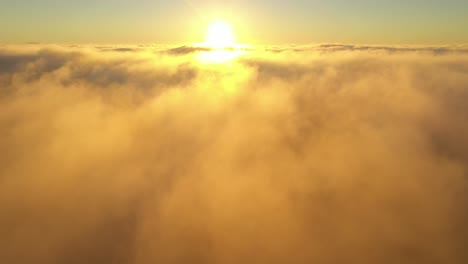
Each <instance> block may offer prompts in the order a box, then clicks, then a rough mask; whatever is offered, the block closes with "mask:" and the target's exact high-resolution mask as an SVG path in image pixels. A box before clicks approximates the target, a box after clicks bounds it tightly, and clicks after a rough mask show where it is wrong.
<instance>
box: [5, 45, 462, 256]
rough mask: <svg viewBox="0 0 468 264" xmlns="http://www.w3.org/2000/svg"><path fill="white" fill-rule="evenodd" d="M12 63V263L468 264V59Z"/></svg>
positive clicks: (345, 52)
mask: <svg viewBox="0 0 468 264" xmlns="http://www.w3.org/2000/svg"><path fill="white" fill-rule="evenodd" d="M209 51H210V50H209V49H207V48H203V47H179V48H173V47H151V46H130V47H122V46H107V47H91V46H75V47H59V46H42V45H30V46H3V47H1V48H0V132H1V137H0V150H1V155H0V208H1V210H0V234H1V239H0V262H1V263H405V262H407V263H428V262H440V263H465V262H466V261H467V260H468V255H467V254H466V252H465V251H466V250H465V248H466V245H467V243H468V228H467V225H466V222H467V220H468V215H467V213H466V212H467V209H468V208H467V202H468V199H467V198H468V193H467V191H468V190H467V187H468V182H467V180H468V178H467V177H468V172H467V170H468V136H467V135H468V122H467V121H468V107H467V104H466V100H467V99H468V90H467V87H468V74H467V73H468V50H467V48H466V47H385V46H382V47H375V46H354V45H348V46H346V45H338V44H324V45H316V46H304V47H285V46H280V47H257V48H252V49H250V50H249V52H248V53H246V54H244V55H242V56H239V57H237V58H235V59H233V60H232V61H230V62H226V63H225V64H203V63H200V62H198V61H197V59H196V56H195V55H196V53H197V52H209Z"/></svg>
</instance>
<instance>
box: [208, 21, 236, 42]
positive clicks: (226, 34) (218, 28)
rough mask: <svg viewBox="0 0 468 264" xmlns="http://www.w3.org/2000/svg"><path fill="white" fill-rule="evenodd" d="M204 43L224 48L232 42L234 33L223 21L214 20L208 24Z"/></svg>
mask: <svg viewBox="0 0 468 264" xmlns="http://www.w3.org/2000/svg"><path fill="white" fill-rule="evenodd" d="M206 44H207V45H209V46H210V47H213V48H226V47H229V46H232V45H233V44H234V34H233V32H232V28H231V26H230V25H229V24H228V23H226V22H224V21H221V20H220V21H216V22H214V23H212V24H210V25H209V27H208V34H207V37H206Z"/></svg>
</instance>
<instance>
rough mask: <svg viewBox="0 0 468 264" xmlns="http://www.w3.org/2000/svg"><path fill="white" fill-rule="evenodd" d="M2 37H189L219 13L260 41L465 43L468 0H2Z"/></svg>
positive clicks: (165, 40)
mask: <svg viewBox="0 0 468 264" xmlns="http://www.w3.org/2000/svg"><path fill="white" fill-rule="evenodd" d="M0 5H1V7H2V8H1V9H0V43H4V44H5V43H7V44H16V43H25V42H41V43H112V44H117V43H119V44H141V43H159V44H186V43H190V42H197V41H200V40H203V37H204V34H205V31H206V28H207V26H208V25H209V24H210V23H211V22H212V21H214V20H219V19H221V20H225V21H227V22H228V23H230V24H231V25H232V27H233V28H234V31H235V35H236V39H237V41H238V42H241V43H252V44H308V43H330V42H332V43H338V42H339V43H354V44H356V43H357V44H434V45H438V44H464V43H467V42H468V29H466V25H467V24H468V18H467V16H466V14H467V13H468V4H466V1H464V0H413V1H404V0H393V1H390V0H354V1H347V0H330V1H318V0H308V1H305V0H290V1H279V0H270V1H266V0H259V1H246V0H237V1H233V0H225V1H214V0H173V1H161V0H153V1H149V0H141V1H130V0H100V1H95V0H82V1H71V0H62V1H58V0H0Z"/></svg>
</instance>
